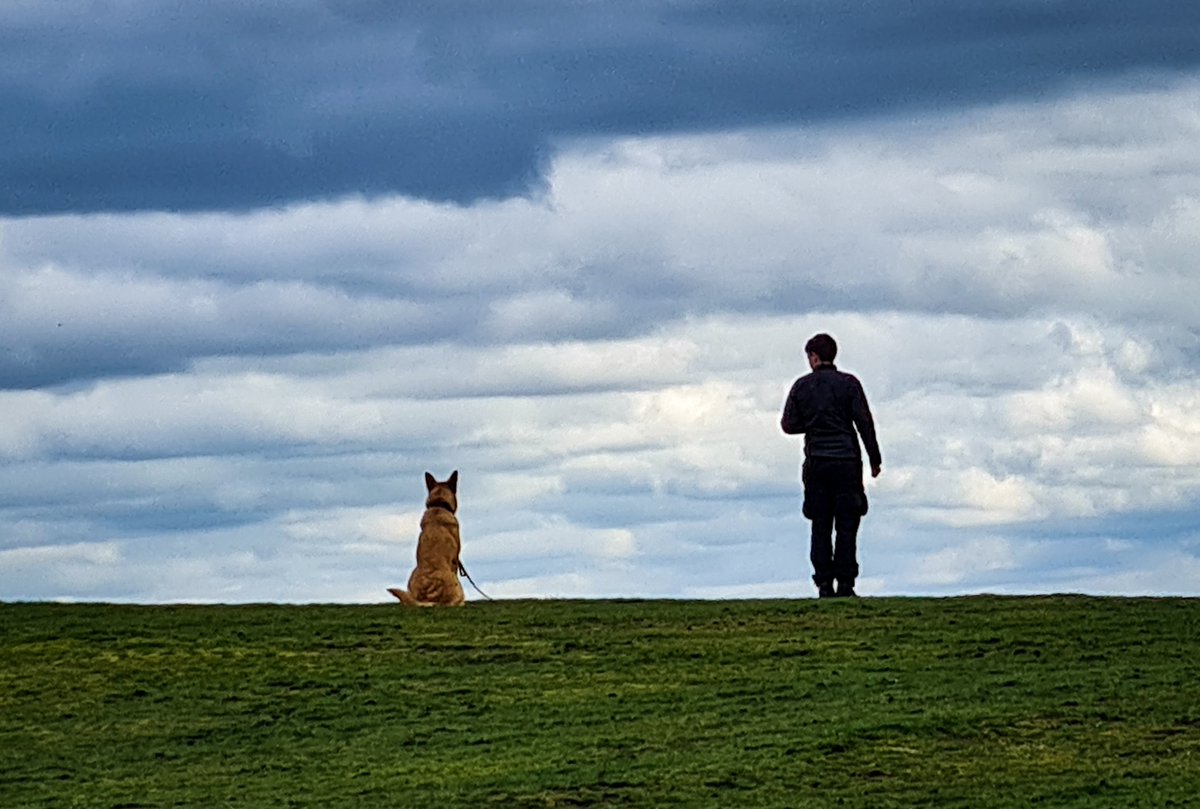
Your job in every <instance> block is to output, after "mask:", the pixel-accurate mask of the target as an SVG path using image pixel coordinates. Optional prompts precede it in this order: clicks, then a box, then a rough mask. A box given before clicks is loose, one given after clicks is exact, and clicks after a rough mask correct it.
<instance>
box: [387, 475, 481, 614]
mask: <svg viewBox="0 0 1200 809" xmlns="http://www.w3.org/2000/svg"><path fill="white" fill-rule="evenodd" d="M425 488H426V489H427V490H428V491H429V496H428V497H426V498H425V513H424V514H423V515H421V536H420V537H419V538H418V539H417V566H416V568H414V569H413V572H412V575H411V576H409V577H408V589H407V590H401V589H399V588H398V587H389V588H388V592H389V593H391V594H392V595H394V596H395V597H396V598H398V599H400V602H401V603H403V604H405V605H407V606H409V607H436V606H444V607H460V606H462V604H463V602H464V601H465V600H466V599H465V598H463V588H462V582H460V581H459V580H458V574H459V573H460V572H462V573H466V571H465V570H463V566H462V562H461V561H459V558H458V557H459V553H461V551H462V540H461V539H460V538H459V534H458V517H456V516H454V513H455V512H456V511H458V470H457V469H456V470H454V472H453V474H451V475H450V478H449V479H448V480H446V481H444V482H438V481H437V480H434V478H433V475H431V474H429V473H428V472H426V473H425Z"/></svg>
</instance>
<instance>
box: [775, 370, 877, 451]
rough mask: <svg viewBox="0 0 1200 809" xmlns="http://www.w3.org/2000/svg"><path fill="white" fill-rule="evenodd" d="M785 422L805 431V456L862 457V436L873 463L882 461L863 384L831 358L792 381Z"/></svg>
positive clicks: (791, 430) (788, 429)
mask: <svg viewBox="0 0 1200 809" xmlns="http://www.w3.org/2000/svg"><path fill="white" fill-rule="evenodd" d="M781 426H782V427H783V431H784V432H785V433H787V434H789V435H799V434H803V435H804V454H805V457H808V458H847V459H854V460H861V458H862V453H861V451H860V449H859V443H858V438H859V436H862V443H863V445H864V446H865V447H866V449H867V458H868V459H869V460H870V462H871V466H872V467H878V466H879V465H880V464H881V459H880V458H881V456H880V452H879V443H878V441H877V439H876V437H875V422H874V419H873V418H872V417H871V409H870V407H869V406H868V405H867V397H866V394H865V393H864V392H863V387H862V384H861V383H860V382H859V381H858V379H857V378H856V377H854V376H853V375H852V374H847V373H844V372H842V371H839V370H838V369H837V367H836V366H835V365H834V364H833V363H831V362H827V363H824V364H822V365H818V366H817V367H816V368H814V369H813V371H812V373H810V374H806V375H805V376H802V377H800V378H799V379H797V380H796V382H795V384H793V385H792V389H791V391H790V392H789V393H788V397H787V402H786V404H785V405H784V410H783V418H782V420H781ZM855 428H857V430H858V434H857V435H856V434H855Z"/></svg>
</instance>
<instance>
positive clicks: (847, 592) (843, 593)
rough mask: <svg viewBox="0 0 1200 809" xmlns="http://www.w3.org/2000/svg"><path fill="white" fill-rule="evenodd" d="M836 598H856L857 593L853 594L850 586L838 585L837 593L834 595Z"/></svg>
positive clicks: (852, 586)
mask: <svg viewBox="0 0 1200 809" xmlns="http://www.w3.org/2000/svg"><path fill="white" fill-rule="evenodd" d="M834 595H835V596H836V597H837V598H858V593H856V592H854V585H852V584H840V583H839V584H838V588H837V592H836V593H834Z"/></svg>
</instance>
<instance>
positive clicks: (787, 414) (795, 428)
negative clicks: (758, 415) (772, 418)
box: [779, 379, 804, 435]
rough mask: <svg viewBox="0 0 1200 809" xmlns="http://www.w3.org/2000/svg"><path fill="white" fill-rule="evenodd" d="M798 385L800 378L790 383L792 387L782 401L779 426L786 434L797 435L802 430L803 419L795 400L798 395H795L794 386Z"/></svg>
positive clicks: (797, 402) (798, 404)
mask: <svg viewBox="0 0 1200 809" xmlns="http://www.w3.org/2000/svg"><path fill="white" fill-rule="evenodd" d="M799 385H800V380H798V379H797V380H796V381H795V382H794V383H793V384H792V389H791V390H790V391H788V396H787V401H786V402H784V403H783V418H781V419H780V420H779V426H780V427H782V428H783V431H784V432H785V433H787V434H788V435H799V434H800V433H803V432H804V421H803V419H802V418H801V416H802V415H803V414H802V413H801V408H800V403H799V401H797V400H798V399H799V397H798V396H797V395H796V388H797V387H798V386H799Z"/></svg>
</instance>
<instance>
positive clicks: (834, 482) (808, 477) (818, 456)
mask: <svg viewBox="0 0 1200 809" xmlns="http://www.w3.org/2000/svg"><path fill="white" fill-rule="evenodd" d="M804 352H805V353H806V354H808V365H809V367H810V368H811V369H812V373H810V374H806V375H805V376H802V377H800V378H799V379H797V380H796V382H795V384H793V385H792V389H791V391H789V392H788V397H787V402H786V403H785V404H784V407H783V419H782V421H781V425H782V427H783V431H784V432H785V433H787V434H788V435H799V434H801V433H803V434H804V466H803V467H802V471H801V480H802V481H803V483H804V516H805V517H807V518H808V519H809V520H811V521H812V546H811V552H810V555H809V558H810V559H811V560H812V566H813V581H814V582H815V583H816V585H817V594H818V596H819V597H821V598H829V597H830V596H853V595H854V594H855V593H854V580H855V579H856V578H857V577H858V548H857V542H858V524H859V521H860V520H861V519H862V516H863V515H864V514H866V513H867V494H866V491H865V490H864V489H863V468H862V452H861V451H860V449H859V441H858V440H859V437H860V436H861V437H862V443H863V446H865V447H866V449H867V459H868V460H869V461H870V463H871V477H879V473H880V472H881V471H882V469H883V459H882V457H881V456H880V454H879V442H878V441H876V439H875V422H874V420H873V419H872V418H871V409H870V407H868V406H867V395H866V393H864V392H863V387H862V384H861V383H860V382H859V381H858V379H856V378H855V377H854V376H852V375H850V374H847V373H843V372H842V371H839V370H838V369H837V366H836V365H834V364H833V360H834V357H836V356H837V343H836V342H835V341H834V339H833V338H832V337H830V336H829V335H828V334H818V335H816V336H815V337H813V338H812V339H811V340H809V341H808V343H807V344H806V345H805V346H804ZM855 428H857V430H858V432H857V434H856V433H855ZM835 527H836V528H837V544H836V545H835V544H834V541H833V531H834V528H835ZM835 579H836V581H837V589H836V590H834V587H833V583H834V580H835Z"/></svg>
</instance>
